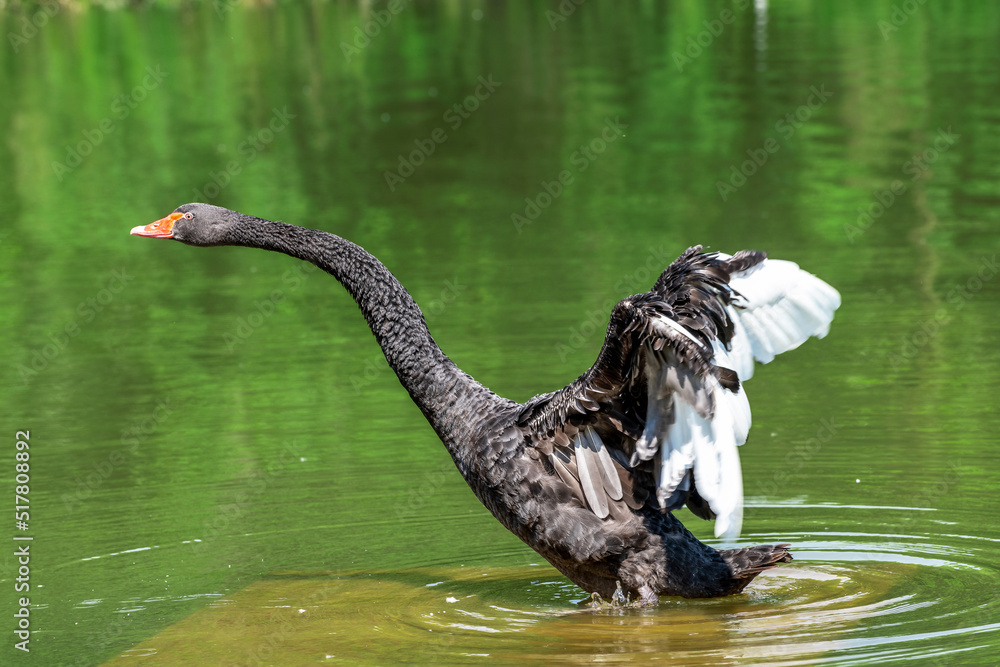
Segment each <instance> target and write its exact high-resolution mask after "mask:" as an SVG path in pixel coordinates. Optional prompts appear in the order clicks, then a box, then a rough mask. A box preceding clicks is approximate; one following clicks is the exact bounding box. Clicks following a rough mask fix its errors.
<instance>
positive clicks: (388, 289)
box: [227, 216, 509, 468]
mask: <svg viewBox="0 0 1000 667" xmlns="http://www.w3.org/2000/svg"><path fill="white" fill-rule="evenodd" d="M227 240H228V243H229V244H231V245H241V246H248V247H253V248H263V249H265V250H274V251H277V252H282V253H285V254H286V255H291V256H292V257H297V258H299V259H302V260H305V261H307V262H311V263H312V264H315V265H316V266H318V267H319V268H321V269H323V270H324V271H326V272H327V273H329V274H331V275H332V276H333V277H334V278H336V279H337V280H339V281H340V282H341V284H343V285H344V287H346V288H347V291H348V292H350V293H351V296H353V297H354V300H355V301H356V302H357V303H358V306H360V308H361V312H362V313H364V316H365V319H366V320H367V321H368V325H369V326H370V327H371V330H372V333H374V334H375V338H376V340H378V343H379V345H380V346H381V347H382V351H383V353H385V358H386V361H387V362H388V363H389V366H390V367H391V368H392V369H393V370H394V371H395V372H396V375H397V376H398V377H399V381H400V382H401V383H402V385H403V386H404V387H405V388H406V390H407V391H408V392H409V393H410V396H411V397H412V398H413V401H414V402H415V403H416V404H417V406H418V407H419V408H420V410H421V412H423V413H424V416H426V417H427V420H428V421H429V422H430V424H431V426H433V427H434V430H435V431H436V432H437V434H438V436H439V437H440V438H441V440H442V441H443V442H444V444H445V446H446V447H448V450H449V451H450V452H451V454H452V457H453V458H455V460H456V462H457V463H459V464H460V468H464V466H463V465H462V463H464V462H463V461H460V458H464V454H465V453H466V452H467V451H468V448H467V447H463V446H462V445H463V444H468V440H469V438H470V437H472V436H473V435H474V433H475V430H476V427H477V426H479V425H480V424H482V423H483V420H485V419H487V418H488V417H490V416H492V415H493V414H495V413H496V412H498V411H499V410H501V409H503V408H504V407H505V406H506V405H509V401H507V400H505V399H502V398H500V397H498V396H496V395H495V394H493V392H491V391H490V390H489V389H487V388H485V387H483V386H482V385H480V384H479V383H478V382H476V381H475V380H474V379H473V378H472V377H470V376H469V375H468V374H466V373H464V372H463V371H462V370H461V369H459V368H458V367H457V366H456V365H455V363H454V362H453V361H452V360H451V359H449V358H448V357H447V356H445V354H444V352H442V351H441V348H439V347H438V345H437V343H435V342H434V339H433V338H432V337H431V334H430V331H428V329H427V323H426V322H425V321H424V316H423V313H421V312H420V308H419V307H418V306H417V303H416V302H415V301H414V300H413V297H412V296H410V293H409V292H407V291H406V289H405V288H404V287H403V286H402V285H401V284H400V283H399V281H398V280H396V277H395V276H393V275H392V273H390V272H389V270H388V269H387V268H385V266H384V265H383V264H382V263H381V262H380V261H378V260H377V259H376V258H375V257H374V256H372V255H371V254H370V253H368V252H367V251H366V250H365V249H364V248H362V247H360V246H358V245H355V244H354V243H351V242H350V241H348V240H346V239H343V238H341V237H339V236H335V235H334V234H330V233H328V232H323V231H318V230H312V229H305V228H303V227H297V226H295V225H287V224H284V223H280V222H269V221H265V220H260V219H258V218H250V217H249V216H245V217H243V219H242V220H241V222H240V223H239V224H237V225H235V226H234V228H233V229H231V230H230V232H229V234H228V239H227Z"/></svg>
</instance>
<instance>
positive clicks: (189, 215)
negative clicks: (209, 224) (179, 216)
mask: <svg viewBox="0 0 1000 667" xmlns="http://www.w3.org/2000/svg"><path fill="white" fill-rule="evenodd" d="M184 219H185V220H194V213H192V212H191V211H188V212H187V213H185V214H184Z"/></svg>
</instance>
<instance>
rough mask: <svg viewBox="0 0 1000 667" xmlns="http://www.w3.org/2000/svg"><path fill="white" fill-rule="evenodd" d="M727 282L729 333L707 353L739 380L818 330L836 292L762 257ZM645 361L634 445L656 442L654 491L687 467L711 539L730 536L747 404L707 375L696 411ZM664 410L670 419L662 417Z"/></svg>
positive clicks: (739, 490)
mask: <svg viewBox="0 0 1000 667" xmlns="http://www.w3.org/2000/svg"><path fill="white" fill-rule="evenodd" d="M719 256H720V258H721V259H726V258H727V257H728V256H726V255H721V254H720V255H719ZM730 286H731V287H732V289H733V290H734V291H735V292H736V293H737V294H736V296H735V297H734V299H733V301H732V303H731V304H730V305H729V306H728V308H727V310H728V312H729V316H730V318H731V319H732V320H733V325H734V335H733V338H732V341H731V343H730V348H729V349H728V350H727V349H726V348H725V347H723V345H722V344H721V343H720V342H718V341H715V343H714V344H713V351H714V355H715V364H716V365H717V366H722V367H725V368H730V369H732V370H734V371H736V374H737V375H738V376H739V378H740V380H741V381H744V380H748V379H750V378H751V377H752V376H753V366H754V361H755V360H756V361H758V362H760V363H767V362H769V361H771V360H772V359H774V356H775V355H777V354H781V353H782V352H786V351H788V350H793V349H795V348H796V347H798V346H799V345H801V344H802V343H804V342H805V341H806V340H807V339H808V338H809V337H810V336H816V337H817V338H822V337H823V336H825V335H826V334H827V332H828V331H829V329H830V322H831V321H832V320H833V313H834V311H835V310H836V309H837V308H838V307H839V306H840V294H839V293H838V292H837V290H835V289H834V288H833V287H831V286H830V285H828V284H826V283H825V282H823V281H822V280H820V279H819V278H817V277H816V276H814V275H812V274H811V273H807V272H806V271H803V270H801V269H800V268H799V267H798V265H796V264H795V263H794V262H787V261H782V260H775V259H767V260H764V261H763V262H761V263H760V264H758V265H756V266H754V267H752V268H750V269H748V270H747V271H743V272H741V273H736V274H733V275H732V276H731V278H730ZM662 319H664V320H667V321H666V324H667V326H669V327H670V328H671V329H675V330H678V331H679V332H680V333H682V334H683V335H685V336H686V337H688V338H690V339H694V337H693V336H692V335H691V334H690V333H689V332H688V331H687V330H686V329H685V328H684V327H683V326H681V325H680V324H678V323H676V322H674V321H672V320H668V318H662ZM696 342H697V341H696ZM699 344H700V343H699ZM647 359H648V361H647V364H648V367H647V379H648V381H649V382H651V383H653V384H651V385H650V387H649V405H648V408H647V422H646V430H645V431H644V433H643V435H642V438H640V441H639V443H638V449H639V450H640V451H642V448H645V449H646V450H647V451H648V450H650V449H655V447H656V446H657V445H659V448H660V452H659V453H660V479H659V480H658V482H659V488H658V490H657V495H658V497H659V498H660V499H661V500H662V499H664V498H667V497H669V496H670V495H671V494H672V493H673V492H674V490H675V489H677V488H678V485H679V484H681V483H682V480H684V479H685V478H686V473H687V471H688V470H692V471H693V473H694V481H695V485H696V486H697V488H698V493H699V494H700V495H701V497H702V498H704V499H705V501H706V502H707V503H708V505H709V507H710V508H711V509H712V511H713V512H714V513H715V515H716V520H715V535H716V537H726V538H729V539H732V538H736V537H738V536H739V534H740V529H741V527H742V523H743V478H742V473H741V471H740V458H739V454H738V452H737V449H736V448H737V447H738V446H739V445H742V444H743V443H745V442H746V440H747V434H748V432H749V430H750V404H749V403H748V402H747V397H746V394H745V393H744V391H743V388H742V387H740V389H739V390H737V391H735V392H733V391H730V390H728V389H725V388H724V387H722V386H721V385H720V384H719V383H718V381H717V380H715V378H714V377H713V378H709V379H708V383H709V385H708V388H709V389H710V391H711V393H712V397H713V403H714V409H713V410H712V412H711V414H708V415H706V414H702V413H699V411H698V410H697V409H696V408H695V406H693V405H690V404H689V403H688V402H686V401H685V400H684V399H683V398H682V397H681V395H680V394H679V393H673V392H669V391H668V392H664V391H663V390H662V388H663V386H664V384H663V382H664V378H665V374H666V372H667V369H666V368H660V367H659V364H658V363H657V362H656V361H655V360H654V359H653V355H647ZM671 412H672V413H673V421H672V423H670V420H668V419H666V418H665V417H666V415H669V414H670V413H671Z"/></svg>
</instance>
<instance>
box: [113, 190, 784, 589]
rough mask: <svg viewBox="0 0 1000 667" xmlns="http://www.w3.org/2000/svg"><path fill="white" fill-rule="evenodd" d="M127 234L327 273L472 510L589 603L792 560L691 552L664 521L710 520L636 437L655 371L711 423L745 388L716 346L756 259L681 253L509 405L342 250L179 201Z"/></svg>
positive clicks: (728, 583) (667, 410)
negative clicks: (353, 306) (559, 381)
mask: <svg viewBox="0 0 1000 667" xmlns="http://www.w3.org/2000/svg"><path fill="white" fill-rule="evenodd" d="M154 226H155V228H154ZM151 230H152V231H151ZM154 232H155V233H154ZM133 233H134V234H139V235H146V236H157V237H160V238H173V239H175V240H178V241H182V242H184V243H187V244H190V245H200V246H214V245H237V246H248V247H254V248H263V249H265V250H273V251H277V252H282V253H285V254H288V255H291V256H293V257H297V258H299V259H302V260H305V261H307V262H312V263H313V264H315V265H316V266H318V267H320V268H321V269H323V270H325V271H327V272H328V273H330V274H332V275H333V276H334V277H335V278H337V279H338V280H339V281H340V282H341V283H342V284H343V285H344V287H346V288H347V290H348V292H350V294H351V295H352V296H353V297H354V299H355V300H356V301H357V303H358V305H359V306H360V308H361V311H362V313H363V314H364V317H365V319H366V320H367V322H368V324H369V326H370V327H371V330H372V332H373V333H374V334H375V338H376V340H377V341H378V343H379V345H381V347H382V350H383V351H384V353H385V357H386V360H387V361H388V363H389V365H390V366H391V367H392V369H393V370H394V371H395V372H396V374H397V376H398V377H399V380H400V382H401V383H402V385H403V386H404V387H405V388H406V390H407V391H408V392H409V394H410V396H411V397H412V398H413V401H414V402H415V403H416V405H417V406H418V407H419V408H420V410H421V411H422V412H423V414H424V415H425V416H426V418H427V420H428V422H429V423H430V424H431V426H432V427H433V429H434V431H435V432H436V433H437V435H438V436H439V437H440V439H441V441H442V442H443V443H444V445H445V447H447V449H448V451H449V453H450V454H451V456H452V458H453V460H454V461H455V465H456V467H457V468H458V470H459V472H460V473H461V474H462V476H463V477H464V478H465V480H466V481H467V482H468V484H469V486H470V487H471V488H472V490H473V491H474V492H475V494H476V496H477V497H478V498H479V499H480V501H482V503H483V504H484V505H485V506H486V507H487V508H488V509H489V510H490V512H492V513H493V515H494V516H495V517H496V518H497V519H499V520H500V522H501V523H503V525H504V526H506V527H507V528H508V529H509V530H510V531H511V532H513V533H514V534H515V535H517V536H518V537H519V538H521V539H522V540H523V541H524V542H525V543H527V544H528V545H529V546H531V547H532V548H533V549H535V550H536V551H538V553H540V554H541V555H542V556H544V557H545V558H546V559H547V560H548V561H549V562H550V563H552V564H553V565H554V566H555V567H556V568H557V569H558V570H559V571H560V572H562V573H563V574H565V575H566V576H567V577H569V578H570V579H571V580H572V581H573V582H575V583H576V584H577V585H579V586H580V587H581V588H583V589H585V590H587V591H589V592H597V593H599V594H601V595H602V596H604V597H605V598H609V599H610V598H611V597H612V596H613V595H614V593H615V591H616V588H617V587H618V586H620V587H621V590H622V591H623V592H624V593H625V595H626V596H628V597H629V598H630V599H638V600H640V601H641V602H643V603H652V602H654V601H655V600H656V598H657V596H658V595H681V596H685V597H709V596H718V595H727V594H732V593H737V592H739V591H741V590H742V589H743V588H744V586H746V585H747V584H748V583H749V582H750V581H751V580H752V579H753V578H754V577H755V576H756V575H757V574H759V573H760V572H761V571H763V570H765V569H767V568H769V567H773V566H774V565H775V564H777V563H781V562H788V561H790V560H791V555H790V554H789V553H788V551H787V550H786V548H785V547H786V546H787V545H766V546H756V547H750V548H743V549H730V550H723V551H719V550H716V549H713V548H711V547H709V546H707V545H705V544H703V543H701V542H699V541H698V540H697V539H696V538H695V537H694V536H693V535H692V534H691V533H690V532H688V530H687V529H685V528H684V526H683V525H682V524H681V522H680V521H679V520H677V519H676V518H675V517H674V515H673V514H672V513H671V512H670V510H672V509H676V508H678V507H681V506H683V505H684V504H685V503H686V504H687V505H688V506H689V507H690V508H691V509H692V510H693V511H694V512H695V514H697V515H698V516H700V517H703V518H713V517H714V513H713V511H712V509H711V508H710V507H709V503H708V502H706V501H705V500H704V499H703V498H702V496H701V494H700V492H699V489H698V484H697V483H696V482H695V478H694V476H692V474H691V471H690V470H681V471H680V472H679V473H678V479H677V480H671V483H672V484H673V487H671V486H669V485H668V486H664V485H663V484H660V483H659V479H660V465H661V462H660V458H659V457H657V456H656V454H657V452H658V451H660V448H661V446H662V445H661V444H660V443H658V442H656V441H652V440H649V439H644V435H643V434H644V429H646V431H648V430H649V429H647V418H648V417H647V408H648V407H649V402H650V401H651V400H654V401H658V400H660V399H659V398H657V397H656V396H654V397H653V398H652V399H650V395H651V394H650V389H651V387H650V386H649V383H650V375H649V373H650V371H649V368H653V367H655V368H659V369H662V374H661V376H659V377H662V378H663V386H662V388H657V387H652V389H653V390H654V391H662V392H663V395H664V396H667V397H668V398H669V397H672V396H676V397H677V400H678V401H685V402H686V403H685V405H687V404H690V405H691V406H693V408H694V410H695V411H696V412H697V413H698V414H699V415H705V416H706V418H710V417H711V416H712V415H713V414H714V410H715V409H716V408H715V402H716V401H717V400H719V399H718V397H719V396H721V395H722V394H719V393H713V387H716V385H719V386H721V387H722V390H724V391H728V392H732V393H735V392H738V391H739V387H740V378H739V377H738V375H737V373H736V372H735V371H734V370H732V369H730V368H726V367H723V366H718V365H716V364H715V363H714V362H715V361H716V359H715V356H716V355H715V353H714V352H713V346H717V345H720V344H721V345H722V346H724V347H728V346H729V345H730V342H731V339H732V338H733V336H734V322H733V317H732V311H731V309H730V306H731V305H732V303H733V300H734V299H736V298H738V297H739V295H738V294H737V293H735V292H734V291H733V290H731V289H730V287H729V281H730V277H731V276H733V275H736V274H739V273H742V272H747V271H750V270H752V269H753V268H754V267H755V266H757V265H759V264H760V263H761V262H763V261H764V258H765V256H764V254H763V253H759V252H746V251H745V252H740V253H737V254H736V255H735V256H733V257H731V258H725V257H723V256H717V255H714V254H706V253H702V252H701V248H700V247H694V248H690V249H688V250H687V251H686V252H684V253H683V254H682V255H681V256H680V257H679V258H678V259H677V260H676V261H675V262H674V263H673V264H671V265H670V266H669V267H668V268H667V269H666V270H665V271H664V272H663V274H662V275H661V276H660V277H659V279H658V280H657V281H656V284H655V285H654V286H653V289H652V290H651V291H650V292H647V293H645V294H638V295H635V296H630V297H628V298H626V299H623V300H622V301H621V302H619V303H618V304H617V305H616V306H615V307H614V309H613V311H612V313H611V318H610V323H609V325H608V329H607V335H606V337H605V341H604V345H603V347H602V349H601V351H600V354H599V355H598V359H597V362H596V363H595V364H594V366H593V367H592V368H590V369H589V370H588V371H587V372H585V373H584V374H582V375H581V376H580V377H579V378H578V379H577V380H575V381H574V382H572V383H570V384H569V385H568V386H567V387H565V388H563V389H561V390H559V391H555V392H551V393H547V394H542V395H539V396H535V397H534V398H532V399H530V400H528V401H527V402H525V403H524V404H517V403H515V402H513V401H510V400H508V399H505V398H501V397H499V396H497V395H495V394H494V393H493V392H491V391H490V390H489V389H487V388H486V387H484V386H482V385H481V384H479V383H478V382H476V381H475V380H474V379H473V378H471V377H470V376H468V375H467V374H465V373H464V372H462V371H461V369H459V368H458V367H457V366H456V365H455V364H454V363H453V362H452V361H451V360H450V359H449V358H448V357H447V356H445V354H444V353H443V352H442V351H441V350H440V348H439V347H438V346H437V344H436V343H435V342H434V339H433V338H432V337H431V334H430V332H429V331H428V329H427V325H426V323H425V321H424V317H423V315H422V314H421V311H420V309H419V307H418V306H417V304H416V303H415V302H414V300H413V299H412V298H411V297H410V295H409V293H408V292H407V291H406V290H405V289H404V288H403V286H402V285H400V283H399V282H398V281H397V280H396V279H395V277H393V275H392V274H391V273H390V272H389V271H388V270H387V269H386V268H385V267H384V266H383V265H382V264H381V263H380V262H379V261H378V260H377V259H375V257H373V256H372V255H370V254H369V253H368V252H366V251H365V250H364V249H362V248H360V247H359V246H357V245H355V244H353V243H351V242H349V241H347V240H345V239H342V238H340V237H338V236H335V235H333V234H329V233H327V232H322V231H315V230H309V229H304V228H302V227H297V226H294V225H288V224H283V223H278V222H270V221H266V220H262V219H260V218H254V217H251V216H246V215H243V214H240V213H236V212H234V211H229V210H227V209H223V208H219V207H215V206H209V205H206V204H186V205H184V206H181V207H179V208H178V209H177V210H176V211H175V212H174V214H172V215H171V216H170V217H169V218H164V219H163V220H161V221H158V222H157V223H154V225H150V226H148V227H146V228H141V227H137V228H136V229H134V230H133ZM716 349H717V348H716ZM719 391H721V390H719ZM672 405H681V403H680V402H677V403H670V402H669V401H667V402H665V403H664V406H665V407H664V408H663V419H664V420H665V423H666V424H668V425H669V424H671V423H673V421H672V420H673V419H674V418H675V417H674V412H673V410H674V408H673V407H670V406H672ZM737 444H739V443H737Z"/></svg>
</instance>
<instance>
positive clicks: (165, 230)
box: [130, 213, 184, 239]
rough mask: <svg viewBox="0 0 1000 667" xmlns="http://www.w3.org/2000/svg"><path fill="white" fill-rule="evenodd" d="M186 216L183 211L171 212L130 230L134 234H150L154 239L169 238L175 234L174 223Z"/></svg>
mask: <svg viewBox="0 0 1000 667" xmlns="http://www.w3.org/2000/svg"><path fill="white" fill-rule="evenodd" d="M183 217H184V214H183V213H171V214H170V215H168V216H167V217H165V218H160V219H159V220H157V221H156V222H153V223H150V224H148V225H146V226H145V227H143V226H142V225H140V226H138V227H133V228H132V231H131V232H130V233H131V234H132V236H148V237H150V238H154V239H169V238H173V236H174V223H175V222H177V221H178V220H180V219H181V218H183Z"/></svg>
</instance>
